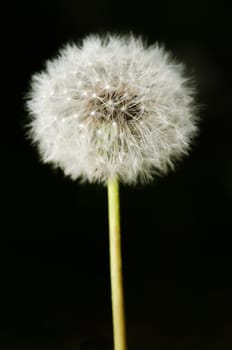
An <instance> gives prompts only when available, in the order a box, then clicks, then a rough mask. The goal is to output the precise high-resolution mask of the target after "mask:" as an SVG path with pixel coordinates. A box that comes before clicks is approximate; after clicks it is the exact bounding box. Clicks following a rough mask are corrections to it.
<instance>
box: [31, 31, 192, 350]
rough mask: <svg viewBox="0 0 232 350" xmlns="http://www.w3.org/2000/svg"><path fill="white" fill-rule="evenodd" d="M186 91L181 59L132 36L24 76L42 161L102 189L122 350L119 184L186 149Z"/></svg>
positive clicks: (64, 53)
mask: <svg viewBox="0 0 232 350" xmlns="http://www.w3.org/2000/svg"><path fill="white" fill-rule="evenodd" d="M194 94H195V89H194V87H193V86H192V83H191V80H190V79H189V78H188V77H186V75H185V69H184V66H183V64H180V63H177V62H175V61H174V60H173V59H172V57H171V55H170V54H169V53H168V52H166V51H165V49H164V48H163V47H161V46H159V45H158V44H154V45H152V46H148V45H146V44H145V43H144V42H143V40H142V39H141V38H135V37H134V36H133V35H129V36H117V35H106V36H97V35H92V36H88V37H87V38H85V39H84V40H83V41H82V43H81V44H80V45H75V44H72V45H67V46H66V47H65V48H63V49H62V50H61V51H60V53H59V55H58V56H57V57H56V58H55V59H53V60H50V61H48V62H47V63H46V67H45V70H44V71H43V72H41V73H39V74H35V75H34V76H33V77H32V83H31V89H30V93H29V95H28V100H27V108H28V110H29V115H30V121H29V135H30V138H31V140H32V141H33V143H35V144H36V145H37V147H38V151H39V153H40V156H41V159H42V160H43V162H45V163H50V164H51V165H53V166H55V167H59V168H61V169H62V170H63V171H64V174H65V175H67V176H70V177H71V178H72V179H73V180H76V179H79V180H81V181H89V182H92V183H94V182H96V183H100V184H102V185H104V186H107V188H108V204H109V232H110V271H111V295H112V313H113V329H114V348H115V350H126V331H125V315H124V301H123V283H122V261H121V248H120V245H121V243H120V214H119V183H125V184H128V185H130V184H136V183H138V182H142V183H145V182H149V181H151V180H152V179H153V178H154V177H156V176H160V175H164V174H166V173H167V172H168V170H169V169H173V168H174V165H175V162H176V161H177V160H179V159H180V158H182V156H184V155H185V154H187V153H188V150H189V147H190V144H191V141H192V139H193V138H194V136H195V135H196V132H197V125H196V124H197V118H196V114H195V112H196V108H195V105H194Z"/></svg>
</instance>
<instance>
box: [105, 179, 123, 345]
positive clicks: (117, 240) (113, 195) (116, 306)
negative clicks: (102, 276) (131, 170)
mask: <svg viewBox="0 0 232 350" xmlns="http://www.w3.org/2000/svg"><path fill="white" fill-rule="evenodd" d="M108 209H109V241H110V276H111V300H112V314H113V329H114V350H126V348H127V347H126V327H125V314H124V298H123V278H122V256H121V236H120V207H119V184H118V181H117V179H116V178H113V179H109V181H108Z"/></svg>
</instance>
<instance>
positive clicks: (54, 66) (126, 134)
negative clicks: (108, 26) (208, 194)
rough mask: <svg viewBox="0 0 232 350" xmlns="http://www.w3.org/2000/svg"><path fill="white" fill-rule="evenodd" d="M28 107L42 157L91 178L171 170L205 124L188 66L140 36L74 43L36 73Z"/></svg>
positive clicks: (130, 179) (128, 179)
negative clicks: (197, 108) (199, 114)
mask: <svg viewBox="0 0 232 350" xmlns="http://www.w3.org/2000/svg"><path fill="white" fill-rule="evenodd" d="M27 107H28V109H29V112H30V116H31V120H30V124H29V126H30V137H31V138H32V140H33V141H34V142H35V143H36V144H37V145H38V148H39V152H40V155H41V157H42V160H43V161H44V162H49V163H51V164H53V165H54V166H57V167H60V168H62V169H63V171H64V173H65V174H66V175H69V176H71V177H72V178H73V179H77V178H79V179H82V180H88V181H90V182H94V181H97V182H102V183H106V182H107V180H108V178H109V177H113V176H116V177H118V179H119V180H120V181H121V182H124V183H135V182H136V181H137V180H140V181H147V180H149V179H151V178H152V177H153V175H156V174H157V175H158V174H164V173H166V172H167V170H168V169H170V168H172V167H173V165H174V163H175V161H176V160H177V159H178V158H180V157H181V156H182V155H183V154H186V153H187V151H188V149H189V145H190V143H191V140H192V138H193V137H194V136H195V134H196V131H197V127H196V116H195V107H194V88H193V87H192V86H191V82H190V80H189V79H188V78H186V76H185V73H184V66H183V65H182V64H177V63H176V62H175V61H173V59H172V58H171V56H170V54H169V53H167V52H165V50H164V49H163V48H162V47H160V46H159V45H158V44H155V45H152V46H147V45H145V44H144V43H143V41H142V40H141V39H140V38H135V37H133V36H132V35H131V36H116V35H107V36H104V37H100V36H97V35H96V36H95V35H91V36H88V37H87V38H86V39H84V40H83V42H82V45H80V46H79V45H75V44H73V45H67V46H66V47H65V48H64V49H63V50H61V51H60V54H59V55H58V57H57V58H55V59H53V60H51V61H48V62H47V64H46V69H45V71H43V72H41V73H40V74H35V75H34V76H33V78H32V84H31V91H30V93H29V97H28V101H27Z"/></svg>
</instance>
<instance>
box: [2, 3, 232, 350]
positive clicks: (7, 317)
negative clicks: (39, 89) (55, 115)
mask: <svg viewBox="0 0 232 350" xmlns="http://www.w3.org/2000/svg"><path fill="white" fill-rule="evenodd" d="M0 16H1V22H2V24H3V30H2V32H1V46H2V53H1V56H2V58H3V59H4V60H5V61H6V62H5V63H4V65H3V66H2V71H1V87H2V90H1V91H2V93H3V92H5V95H4V96H2V99H1V105H2V110H1V112H2V120H1V127H2V129H1V148H2V151H3V152H1V154H2V156H1V157H2V159H1V163H2V165H3V166H2V169H1V184H2V191H1V202H2V209H1V214H2V219H1V223H2V230H1V254H0V257H1V270H0V271H1V283H0V285H1V287H0V297H1V298H0V319H1V327H0V348H1V349H2V350H8V349H9V350H10V349H15V348H17V349H18V350H21V349H23V350H27V349H28V350H29V349H30V350H31V349H33V350H37V349H38V350H39V349H44V350H46V349H49V350H52V349H56V350H59V349H64V350H74V349H75V350H79V349H80V350H99V349H101V350H109V349H112V325H111V305H110V280H109V267H108V259H109V254H108V224H107V198H106V190H105V188H103V187H100V186H97V185H80V184H78V182H76V183H74V182H72V181H71V180H69V179H68V178H65V177H64V176H63V174H62V172H61V171H54V170H52V169H51V168H50V167H49V166H46V165H43V164H41V163H40V162H39V161H38V155H37V152H36V150H35V149H34V148H33V147H31V145H30V144H29V142H28V141H27V140H26V139H25V135H24V129H23V126H24V123H25V121H26V112H25V109H24V101H23V97H24V95H25V93H26V91H27V90H28V83H29V80H30V77H31V75H32V74H33V73H34V72H35V71H38V70H40V69H42V68H43V63H44V61H45V60H46V59H48V58H51V57H52V56H53V55H54V54H56V52H57V50H58V49H59V48H60V46H62V45H63V44H65V43H66V42H67V41H69V40H79V39H80V38H82V37H83V36H85V35H87V34H89V33H96V32H105V31H113V32H121V33H126V32H128V31H133V32H134V33H135V34H142V35H143V36H144V37H145V38H147V40H148V42H149V43H152V42H154V41H156V40H158V41H160V42H162V43H164V44H165V46H166V48H167V49H168V50H171V51H172V52H173V54H174V55H175V57H176V58H178V59H179V60H180V61H184V62H185V63H186V65H187V67H188V69H189V72H190V73H193V74H194V75H195V77H196V80H197V83H198V88H199V95H198V102H199V103H200V104H201V105H203V106H204V108H203V109H202V110H201V112H200V114H201V133H200V136H199V138H198V140H197V142H196V143H195V145H194V147H193V150H192V152H191V154H190V156H189V157H187V158H186V159H185V160H184V161H182V162H181V163H180V164H178V166H177V169H176V171H175V173H170V174H169V176H167V177H165V178H162V179H158V180H157V181H155V182H154V183H152V184H150V185H148V186H145V187H142V186H137V187H123V188H121V211H122V233H123V242H122V243H123V258H124V278H125V298H126V312H127V324H128V342H129V346H130V347H129V350H132V349H133V350H141V349H146V350H147V349H149V350H152V349H155V350H161V349H162V350H166V349H178V350H182V349H183V350H186V349H198V350H201V349H204V350H206V349H210V350H216V349H220V350H224V349H225V350H226V349H231V348H232V254H231V243H232V241H231V238H230V235H231V233H232V230H231V207H232V205H231V204H232V162H231V146H232V140H231V127H232V115H231V98H232V95H231V93H232V89H231V86H232V85H231V61H232V30H231V18H232V11H231V5H228V4H226V2H223V1H221V2H212V1H201V2H199V3H198V2H196V1H189V2H188V1H186V2H185V3H183V4H181V3H179V2H176V1H175V2H174V1H167V0H166V1H151V2H148V1H142V2H139V1H138V2H136V1H134V2H132V1H131V2H127V1H121V0H118V1H106V0H105V1H103V0H99V1H92V2H91V1H77V0H76V1H74V0H56V1H49V0H46V1H45V0H40V1H31V2H29V1H28V2H27V1H26V0H22V1H19V2H16V1H15V2H8V4H5V5H4V6H3V7H2V9H1V15H0ZM5 39H6V40H5ZM4 74H6V81H4V80H3V76H4Z"/></svg>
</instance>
